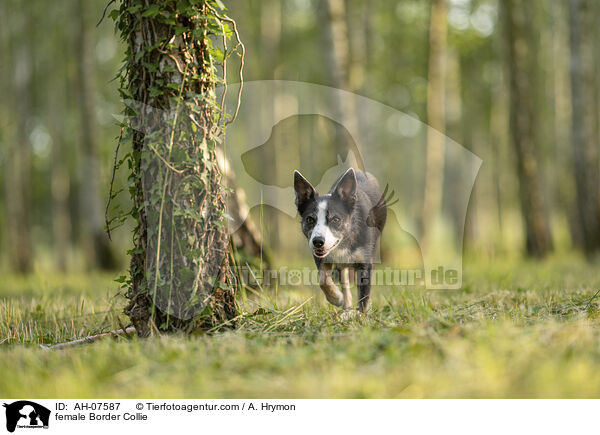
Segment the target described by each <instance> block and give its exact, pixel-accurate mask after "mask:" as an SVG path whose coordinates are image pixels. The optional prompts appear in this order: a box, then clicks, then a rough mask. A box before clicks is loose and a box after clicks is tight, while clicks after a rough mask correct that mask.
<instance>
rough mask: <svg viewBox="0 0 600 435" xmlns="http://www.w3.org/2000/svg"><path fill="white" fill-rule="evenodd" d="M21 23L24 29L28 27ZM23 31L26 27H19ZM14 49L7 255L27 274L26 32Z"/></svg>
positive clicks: (28, 146)
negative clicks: (13, 128) (13, 129)
mask: <svg viewBox="0 0 600 435" xmlns="http://www.w3.org/2000/svg"><path fill="white" fill-rule="evenodd" d="M27 28H28V27H27V26H26V25H23V29H27ZM22 32H25V30H22ZM16 39H17V44H16V45H15V47H14V48H13V53H12V54H13V62H14V63H13V73H14V93H13V96H14V108H15V113H16V121H17V122H16V134H15V140H14V141H11V143H10V146H9V150H8V159H9V160H8V164H7V165H6V172H5V174H6V175H5V180H4V182H5V189H6V208H7V219H6V221H7V222H6V223H7V228H10V229H11V230H10V232H9V234H8V238H9V241H10V243H9V246H10V253H11V255H10V258H11V263H12V267H13V269H14V270H16V271H17V272H20V273H28V272H30V271H31V269H32V241H31V216H30V210H31V144H30V141H29V129H30V119H31V112H32V102H31V98H32V96H31V88H32V74H33V71H32V69H33V65H32V47H31V46H30V43H29V39H28V38H27V36H26V35H25V33H21V34H19V35H18V36H17V37H16Z"/></svg>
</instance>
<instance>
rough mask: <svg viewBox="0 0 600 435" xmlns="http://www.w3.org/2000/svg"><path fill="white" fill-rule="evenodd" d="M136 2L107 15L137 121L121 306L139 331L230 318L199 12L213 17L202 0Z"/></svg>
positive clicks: (204, 28)
mask: <svg viewBox="0 0 600 435" xmlns="http://www.w3.org/2000/svg"><path fill="white" fill-rule="evenodd" d="M138 3H139V2H137V1H134V0H123V1H122V3H121V7H120V9H119V13H118V17H117V27H118V28H119V30H120V32H121V36H122V39H123V40H124V41H125V42H126V44H127V46H128V49H127V63H126V68H125V70H124V72H123V74H122V76H121V78H122V82H121V83H122V89H121V92H122V94H124V95H125V96H127V97H128V98H129V99H133V100H134V101H135V103H134V104H133V106H134V107H131V106H129V109H126V114H127V115H129V116H131V117H133V118H134V119H135V123H136V124H137V126H133V129H134V130H129V132H130V133H131V137H132V147H133V152H132V153H130V155H129V165H130V167H131V172H132V173H131V176H130V181H131V183H132V187H131V189H130V193H131V195H132V198H133V202H134V209H133V211H132V215H133V218H134V220H135V223H136V229H135V232H134V247H133V249H132V250H131V265H130V282H129V284H128V292H127V297H128V298H129V299H130V302H129V305H128V306H127V308H126V313H127V314H128V315H129V317H130V319H131V321H132V323H133V325H134V326H135V328H136V330H137V332H138V334H139V335H141V336H147V335H149V334H150V333H151V331H153V330H158V329H161V330H172V329H179V330H184V331H187V332H190V331H192V330H195V329H210V328H214V327H216V326H219V325H222V324H227V325H232V324H233V322H232V320H233V318H234V317H235V316H236V315H237V309H236V305H235V299H234V286H235V278H234V276H233V274H232V271H231V268H230V263H229V261H230V250H229V235H228V234H227V226H226V225H225V216H224V211H225V201H226V195H225V193H224V190H223V189H222V187H221V171H220V170H219V165H218V161H217V157H216V151H215V150H216V148H217V143H218V142H219V141H220V140H221V138H220V136H221V134H222V130H221V129H220V127H219V125H218V124H217V122H216V119H217V117H218V111H219V109H218V107H217V104H216V103H217V102H216V97H215V85H216V81H217V77H216V68H215V62H216V61H215V58H214V57H213V56H212V55H211V53H210V52H209V30H208V28H209V20H210V24H211V25H212V26H215V24H216V25H217V26H219V27H220V24H222V22H223V20H222V19H221V17H219V18H217V13H216V11H214V9H212V7H211V6H210V5H209V3H208V2H207V1H200V2H197V3H196V4H195V5H194V6H186V4H182V3H180V2H175V1H168V2H164V1H149V2H147V4H148V6H146V7H144V8H142V9H140V8H139V7H138ZM230 24H231V23H230ZM213 28H214V27H213ZM214 45H216V44H214ZM140 124H141V125H140Z"/></svg>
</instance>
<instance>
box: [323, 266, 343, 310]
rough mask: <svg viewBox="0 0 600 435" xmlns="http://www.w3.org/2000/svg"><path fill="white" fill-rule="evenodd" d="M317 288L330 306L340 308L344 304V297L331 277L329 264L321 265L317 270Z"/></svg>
mask: <svg viewBox="0 0 600 435" xmlns="http://www.w3.org/2000/svg"><path fill="white" fill-rule="evenodd" d="M319 286H320V287H321V290H323V293H325V297H326V298H327V300H328V301H329V303H330V304H333V305H335V306H338V307H339V306H341V305H343V304H344V295H343V294H342V292H341V291H340V289H339V288H338V286H337V285H335V283H334V282H333V278H332V276H331V264H327V263H322V264H321V267H320V268H319Z"/></svg>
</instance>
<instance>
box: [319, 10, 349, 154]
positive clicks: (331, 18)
mask: <svg viewBox="0 0 600 435" xmlns="http://www.w3.org/2000/svg"><path fill="white" fill-rule="evenodd" d="M319 14H320V18H321V23H322V26H323V29H324V36H325V38H324V41H325V47H326V48H325V50H323V54H324V60H325V63H326V65H327V68H326V71H327V74H328V77H327V80H328V82H329V83H330V84H331V86H333V87H334V88H336V89H341V90H344V91H351V92H352V91H354V90H355V89H351V88H350V81H349V77H350V41H349V38H348V23H347V14H346V3H345V1H344V0H326V1H324V2H322V3H321V10H320V11H319ZM331 104H332V107H333V108H334V110H335V112H336V113H337V114H338V117H339V119H342V120H343V122H342V124H343V125H344V127H346V128H348V129H352V128H354V126H356V125H357V124H358V120H357V117H356V108H355V107H354V103H353V101H352V100H349V101H345V102H342V100H341V98H340V97H339V95H337V94H336V95H335V97H334V98H333V101H331ZM349 139H350V137H349V136H348V135H339V136H337V137H336V138H335V145H336V152H337V153H338V154H339V155H340V156H341V157H342V159H343V160H344V159H346V154H347V152H348V149H350V148H351V146H352V143H351V142H350V141H349Z"/></svg>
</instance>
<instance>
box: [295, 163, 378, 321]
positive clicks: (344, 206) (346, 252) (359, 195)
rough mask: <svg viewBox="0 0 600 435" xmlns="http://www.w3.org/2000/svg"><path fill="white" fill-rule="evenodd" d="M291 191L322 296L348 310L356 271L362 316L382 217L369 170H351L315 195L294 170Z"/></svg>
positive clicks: (313, 189)
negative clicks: (326, 190) (336, 279)
mask: <svg viewBox="0 0 600 435" xmlns="http://www.w3.org/2000/svg"><path fill="white" fill-rule="evenodd" d="M294 190H295V192H296V206H297V207H298V212H299V213H300V216H301V217H302V232H303V233H304V235H305V236H306V238H307V239H308V246H310V248H311V249H312V251H313V256H314V259H315V263H316V265H317V268H318V269H319V285H320V286H321V289H322V290H323V293H325V297H326V298H327V300H328V301H329V302H330V303H332V304H333V305H336V306H341V307H342V308H343V309H345V310H347V309H350V308H351V307H352V294H351V293H350V276H349V269H350V268H352V269H354V270H355V272H356V283H357V287H358V309H359V310H360V311H361V312H363V313H364V312H366V311H367V309H368V308H369V297H370V294H371V273H372V270H373V261H374V259H375V258H376V252H375V250H376V249H377V242H378V240H379V237H380V235H381V231H383V226H384V225H385V219H386V215H387V206H386V203H385V199H384V196H383V195H382V193H381V189H380V188H379V184H378V183H377V180H376V179H375V177H373V175H371V174H369V173H368V172H362V171H355V170H354V169H352V168H350V169H348V170H347V171H346V172H344V174H342V175H341V176H340V177H339V178H338V179H337V180H336V182H335V183H333V187H332V188H331V190H330V191H329V193H327V194H326V195H319V193H318V192H317V191H316V190H315V188H314V187H313V186H312V185H311V184H310V183H309V182H308V180H307V179H306V178H304V177H303V176H302V174H300V172H298V171H294ZM384 195H385V194H384ZM334 269H337V270H339V272H340V274H339V276H340V283H341V286H342V291H340V289H339V288H338V286H337V285H336V283H335V282H334V279H333V276H332V270H334Z"/></svg>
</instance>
